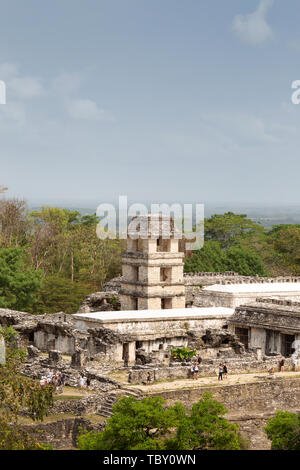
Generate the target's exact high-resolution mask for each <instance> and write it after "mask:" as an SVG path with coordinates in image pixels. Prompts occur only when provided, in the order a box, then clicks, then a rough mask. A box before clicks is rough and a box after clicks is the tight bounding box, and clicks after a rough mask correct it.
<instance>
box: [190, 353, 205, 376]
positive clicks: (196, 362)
mask: <svg viewBox="0 0 300 470" xmlns="http://www.w3.org/2000/svg"><path fill="white" fill-rule="evenodd" d="M201 362H202V357H201V356H200V355H198V356H197V357H195V358H194V359H193V362H192V365H191V369H190V372H191V378H192V379H198V374H199V366H200V364H201Z"/></svg>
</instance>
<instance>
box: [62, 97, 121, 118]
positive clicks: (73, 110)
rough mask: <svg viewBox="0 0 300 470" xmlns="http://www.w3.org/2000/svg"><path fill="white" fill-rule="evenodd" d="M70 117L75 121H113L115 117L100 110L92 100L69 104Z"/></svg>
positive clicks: (76, 101) (80, 100)
mask: <svg viewBox="0 0 300 470" xmlns="http://www.w3.org/2000/svg"><path fill="white" fill-rule="evenodd" d="M67 109H68V113H69V115H70V116H71V117H72V118H73V119H82V120H104V121H112V120H113V116H112V115H111V114H110V113H108V112H107V111H104V110H103V109H101V108H99V107H98V105H97V103H95V101H92V100H83V99H78V100H72V101H69V102H68V103H67Z"/></svg>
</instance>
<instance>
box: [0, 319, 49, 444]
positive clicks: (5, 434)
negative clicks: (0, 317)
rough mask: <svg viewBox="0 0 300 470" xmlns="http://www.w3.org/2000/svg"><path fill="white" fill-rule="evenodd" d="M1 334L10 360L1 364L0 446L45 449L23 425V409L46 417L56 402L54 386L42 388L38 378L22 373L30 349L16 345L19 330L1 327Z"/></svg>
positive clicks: (37, 417)
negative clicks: (22, 365) (26, 349)
mask: <svg viewBox="0 0 300 470" xmlns="http://www.w3.org/2000/svg"><path fill="white" fill-rule="evenodd" d="M0 335H1V336H4V339H5V343H6V363H5V364H4V365H0V450H1V449H2V450H3V449H5V450H23V449H42V448H43V446H42V445H40V444H39V443H38V442H36V441H35V440H33V439H32V438H31V436H30V434H28V433H27V432H26V431H25V430H24V428H22V427H21V426H20V425H19V423H18V420H19V412H20V409H21V408H26V409H27V411H28V413H29V416H30V418H31V419H33V420H34V421H36V420H39V421H41V420H43V418H44V417H45V416H46V415H47V413H48V409H49V408H50V407H51V406H52V404H53V397H52V388H51V387H50V386H49V387H45V388H43V389H41V387H40V385H39V383H38V382H35V381H34V380H32V379H29V378H28V377H24V376H21V375H20V366H21V364H22V362H23V361H24V359H25V357H26V352H25V351H23V350H21V349H18V348H16V347H15V344H14V342H15V340H16V336H17V333H16V331H14V330H13V328H12V327H6V328H0Z"/></svg>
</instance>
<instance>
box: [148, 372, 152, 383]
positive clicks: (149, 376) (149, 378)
mask: <svg viewBox="0 0 300 470" xmlns="http://www.w3.org/2000/svg"><path fill="white" fill-rule="evenodd" d="M150 384H151V374H150V372H148V374H147V385H150Z"/></svg>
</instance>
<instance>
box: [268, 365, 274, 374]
mask: <svg viewBox="0 0 300 470" xmlns="http://www.w3.org/2000/svg"><path fill="white" fill-rule="evenodd" d="M268 372H269V375H273V374H274V369H273V367H271V368H270V369H269V370H268Z"/></svg>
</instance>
